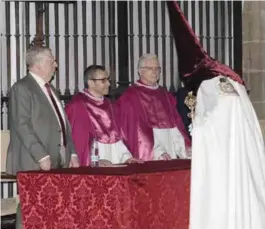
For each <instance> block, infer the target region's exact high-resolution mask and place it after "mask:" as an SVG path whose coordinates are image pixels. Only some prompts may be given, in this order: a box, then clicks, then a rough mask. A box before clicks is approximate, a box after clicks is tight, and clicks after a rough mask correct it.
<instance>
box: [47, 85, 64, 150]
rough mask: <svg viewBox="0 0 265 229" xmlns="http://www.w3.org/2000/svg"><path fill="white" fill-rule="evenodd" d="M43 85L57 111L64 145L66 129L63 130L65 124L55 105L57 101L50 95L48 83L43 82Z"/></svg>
mask: <svg viewBox="0 0 265 229" xmlns="http://www.w3.org/2000/svg"><path fill="white" fill-rule="evenodd" d="M45 87H46V89H47V92H48V94H49V96H50V98H51V101H52V104H53V107H54V109H55V111H56V113H57V116H58V118H59V121H60V125H61V128H62V133H63V145H64V147H66V131H65V124H64V121H63V118H62V115H61V113H60V110H59V107H58V106H57V103H56V101H55V98H54V96H53V95H52V91H51V87H50V84H48V83H46V84H45Z"/></svg>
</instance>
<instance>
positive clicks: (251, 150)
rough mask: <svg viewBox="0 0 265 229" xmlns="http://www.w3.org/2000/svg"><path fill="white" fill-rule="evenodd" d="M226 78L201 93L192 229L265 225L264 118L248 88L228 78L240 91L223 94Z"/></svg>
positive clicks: (194, 150)
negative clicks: (254, 106) (250, 97)
mask: <svg viewBox="0 0 265 229" xmlns="http://www.w3.org/2000/svg"><path fill="white" fill-rule="evenodd" d="M220 77H221V76H219V77H216V78H213V79H211V80H207V81H204V82H203V83H202V84H201V86H200V88H199V90H198V94H197V105H196V114H195V119H194V123H193V131H192V140H193V142H192V171H191V200H190V229H265V150H264V142H263V137H262V133H261V129H260V126H259V122H258V119H257V116H256V114H255V111H254V109H253V106H252V104H251V102H250V100H249V98H248V95H247V93H246V90H245V88H244V86H243V85H240V84H238V83H237V82H235V81H233V80H231V79H228V78H227V79H228V80H229V81H228V82H230V83H231V84H232V85H233V87H234V92H231V93H223V92H222V90H220V86H219V78H220ZM231 84H230V85H231ZM233 87H232V88H233ZM230 89H231V88H230Z"/></svg>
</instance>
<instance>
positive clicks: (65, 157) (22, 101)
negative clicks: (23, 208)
mask: <svg viewBox="0 0 265 229" xmlns="http://www.w3.org/2000/svg"><path fill="white" fill-rule="evenodd" d="M26 63H27V67H28V70H29V73H28V75H27V76H26V77H24V78H22V79H20V80H18V81H17V82H16V83H15V84H14V85H13V86H12V88H11V91H10V100H9V119H10V143H9V146H8V152H7V162H6V166H7V168H6V171H7V173H9V174H13V175H16V173H17V172H18V171H27V170H50V169H52V168H64V167H79V160H78V157H77V154H76V152H75V149H74V145H73V141H72V138H71V129H70V126H69V124H68V121H67V118H66V115H65V112H64V109H63V105H62V103H61V101H60V99H59V97H58V95H57V94H56V91H55V89H54V87H53V86H52V85H51V84H50V80H51V78H52V77H53V75H54V72H55V70H56V67H57V63H56V60H55V58H54V56H53V55H52V53H51V50H50V49H48V48H46V47H32V48H30V49H29V50H28V52H27V56H26ZM16 228H17V229H18V228H22V225H21V214H20V207H19V206H18V209H17V223H16Z"/></svg>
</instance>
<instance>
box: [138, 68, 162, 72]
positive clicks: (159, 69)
mask: <svg viewBox="0 0 265 229" xmlns="http://www.w3.org/2000/svg"><path fill="white" fill-rule="evenodd" d="M142 68H145V69H147V70H150V71H157V72H161V67H142Z"/></svg>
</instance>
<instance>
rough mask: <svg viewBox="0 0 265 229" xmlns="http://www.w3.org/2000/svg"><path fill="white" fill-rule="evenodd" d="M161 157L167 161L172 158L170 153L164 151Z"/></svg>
mask: <svg viewBox="0 0 265 229" xmlns="http://www.w3.org/2000/svg"><path fill="white" fill-rule="evenodd" d="M161 158H162V159H163V160H165V161H168V160H171V157H170V155H169V154H168V153H163V154H162V155H161Z"/></svg>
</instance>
